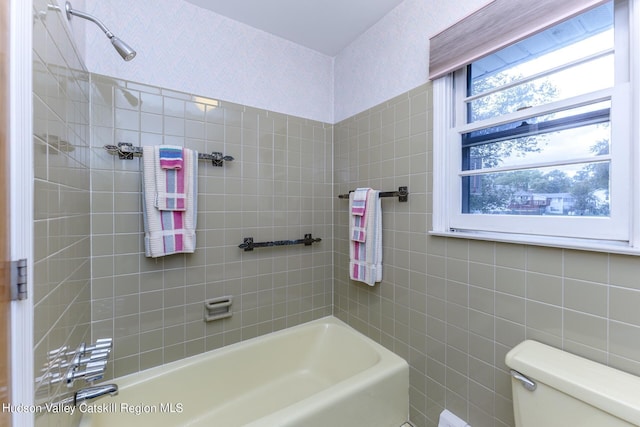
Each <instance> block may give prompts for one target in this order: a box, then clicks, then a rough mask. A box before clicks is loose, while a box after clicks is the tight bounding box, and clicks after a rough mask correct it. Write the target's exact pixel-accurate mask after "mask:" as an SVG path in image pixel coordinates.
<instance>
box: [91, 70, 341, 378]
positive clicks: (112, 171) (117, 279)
mask: <svg viewBox="0 0 640 427" xmlns="http://www.w3.org/2000/svg"><path fill="white" fill-rule="evenodd" d="M91 88H92V129H91V139H92V148H91V182H92V192H91V194H92V198H91V203H92V211H91V212H92V230H91V235H92V245H91V251H92V272H93V275H92V276H93V277H92V301H91V303H92V319H91V320H92V336H93V338H94V339H96V338H100V337H105V336H112V337H114V339H115V344H114V358H115V360H114V363H113V364H112V366H111V368H110V370H109V375H115V376H121V375H124V374H128V373H131V372H136V371H138V370H141V369H145V368H150V367H152V366H156V365H160V364H163V363H166V362H170V361H173V360H176V359H180V358H183V357H186V356H190V355H193V354H198V353H201V352H203V351H207V350H211V349H214V348H218V347H221V346H223V345H227V344H231V343H234V342H237V341H241V340H244V339H247V338H252V337H255V336H258V335H262V334H264V333H268V332H271V331H274V330H278V329H281V328H284V327H287V326H292V325H296V324H298V323H301V322H304V321H308V320H312V319H316V318H319V317H322V316H326V315H329V314H331V312H332V280H333V270H332V262H333V259H332V258H333V257H332V250H333V247H332V234H333V230H332V220H333V215H332V208H333V204H332V203H333V194H332V191H333V188H332V170H333V169H332V137H333V133H332V126H331V125H328V124H325V123H320V122H315V121H310V120H305V119H300V118H296V117H292V116H286V115H282V114H277V113H273V112H270V111H264V110H258V109H253V108H249V107H245V106H242V105H237V104H232V103H228V102H222V101H217V100H212V99H205V98H202V97H198V96H194V95H190V94H186V93H181V92H174V91H168V90H165V89H160V88H156V87H152V86H147V85H142V84H138V83H133V82H126V81H122V80H116V79H112V78H108V77H103V76H98V75H94V74H92V84H91ZM118 142H130V143H133V145H135V146H142V145H156V144H174V145H180V146H185V147H187V148H192V149H196V150H198V151H199V152H206V153H210V152H212V151H219V152H222V153H224V154H225V155H231V156H233V157H234V158H235V160H234V161H233V162H226V163H225V164H224V166H223V167H213V166H212V165H211V163H208V162H203V161H201V162H199V174H198V175H199V180H198V186H199V189H198V190H199V194H198V226H197V233H196V234H197V249H196V252H195V253H194V254H178V255H171V256H168V257H162V258H157V259H150V258H146V257H145V256H144V247H143V242H144V240H143V224H142V214H141V204H140V203H141V202H140V201H141V193H140V191H141V173H140V166H141V165H140V161H141V160H140V159H139V158H136V159H134V160H120V159H118V158H117V156H112V155H110V154H108V153H107V152H106V151H105V150H104V149H103V146H104V145H106V144H117V143H118ZM307 233H312V234H313V236H314V237H319V238H321V239H322V242H320V243H319V244H314V245H313V246H311V247H305V246H302V245H299V246H290V247H271V248H263V249H255V250H254V251H253V252H243V251H242V249H239V248H238V245H239V244H240V243H242V242H243V238H244V237H250V236H252V237H253V238H254V241H256V242H260V241H272V240H288V239H291V240H295V239H301V238H303V237H304V234H307ZM226 295H232V296H233V297H234V300H233V316H232V317H231V318H230V319H225V320H220V321H214V322H209V323H205V322H204V321H203V312H204V301H205V300H206V299H208V298H213V297H218V296H226Z"/></svg>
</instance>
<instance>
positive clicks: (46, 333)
mask: <svg viewBox="0 0 640 427" xmlns="http://www.w3.org/2000/svg"><path fill="white" fill-rule="evenodd" d="M39 12H42V13H39ZM63 16H64V15H63V14H61V13H59V12H56V11H54V10H51V9H49V8H48V7H47V2H46V1H39V0H38V1H34V17H35V19H34V28H33V110H34V111H33V118H34V123H33V125H34V136H33V141H34V173H35V181H34V192H35V200H34V219H35V221H34V239H35V242H34V243H35V244H34V277H33V283H34V292H33V304H34V313H35V314H34V360H35V366H34V373H35V377H36V378H35V382H36V383H35V392H36V402H37V403H46V402H52V401H56V400H58V399H59V398H60V397H62V396H63V395H64V394H65V393H67V392H68V390H67V388H66V387H64V386H62V385H60V384H56V385H49V379H50V378H51V376H50V375H53V374H60V372H59V371H58V370H56V368H55V367H51V363H50V362H51V360H50V359H49V358H48V354H49V352H50V351H54V350H56V349H61V348H64V347H65V346H66V347H68V348H69V349H70V350H71V349H75V348H76V347H77V346H78V345H79V344H80V343H81V342H82V341H84V340H88V339H89V338H90V336H89V335H90V320H91V315H90V310H91V306H90V278H91V277H90V276H91V271H90V269H91V262H90V250H91V244H90V242H91V240H90V236H89V233H90V219H91V217H90V193H89V190H90V188H89V74H88V73H87V72H86V71H84V70H83V68H84V67H83V65H82V64H81V60H80V59H79V58H78V56H77V55H76V53H75V50H74V48H73V42H72V41H71V38H70V36H69V35H68V32H67V30H66V25H65V23H64V22H63V20H62V19H63ZM79 385H80V384H79ZM70 422H72V420H71V419H70V418H69V417H65V416H60V415H55V414H51V413H42V414H38V415H37V416H36V424H37V425H38V426H53V425H69V423H70Z"/></svg>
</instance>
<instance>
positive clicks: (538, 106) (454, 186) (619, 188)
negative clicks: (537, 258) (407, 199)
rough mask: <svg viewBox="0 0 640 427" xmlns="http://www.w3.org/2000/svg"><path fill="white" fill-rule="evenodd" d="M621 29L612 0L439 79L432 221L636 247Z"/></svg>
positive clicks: (620, 7) (452, 227) (540, 238)
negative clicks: (634, 243)
mask: <svg viewBox="0 0 640 427" xmlns="http://www.w3.org/2000/svg"><path fill="white" fill-rule="evenodd" d="M632 1H633V0H632ZM628 34H629V13H628V5H627V2H626V1H617V2H616V3H615V5H614V2H609V3H605V4H603V5H601V6H598V7H596V8H593V9H590V10H588V11H586V12H583V13H581V14H579V15H578V16H575V17H573V18H571V19H569V20H565V21H563V22H561V23H559V24H557V25H554V26H552V27H550V28H548V29H546V30H544V31H542V32H538V33H534V34H533V35H530V36H528V37H526V38H524V39H523V40H521V41H519V42H517V43H515V44H511V45H508V46H507V47H505V48H502V49H500V50H498V51H495V52H493V53H490V54H488V55H484V56H482V57H480V58H479V59H475V60H473V61H472V62H471V63H469V64H468V65H466V66H463V67H462V68H459V69H457V70H455V71H454V72H452V73H449V74H447V75H445V76H443V77H440V78H438V79H436V80H435V81H434V103H435V107H434V218H433V232H434V233H436V234H438V233H441V234H447V235H461V236H464V237H476V238H491V239H497V240H506V241H521V242H531V243H542V244H553V245H559V246H570V247H585V248H592V249H594V248H595V249H597V248H598V247H603V248H605V247H607V248H610V247H619V248H625V247H626V248H629V247H633V240H634V239H633V237H632V235H631V230H632V216H631V215H630V212H631V209H632V208H633V199H632V195H633V194H632V190H633V187H634V185H631V180H632V176H633V175H632V171H633V163H634V162H633V161H632V159H633V153H634V151H633V144H632V143H631V135H632V132H631V115H630V113H629V112H630V111H631V109H632V105H634V103H633V101H634V100H633V99H632V89H631V83H630V71H629V69H630V65H629V64H630V63H629V46H628V44H629V35H628ZM636 97H637V95H636ZM639 249H640V248H639ZM622 251H625V250H624V249H622Z"/></svg>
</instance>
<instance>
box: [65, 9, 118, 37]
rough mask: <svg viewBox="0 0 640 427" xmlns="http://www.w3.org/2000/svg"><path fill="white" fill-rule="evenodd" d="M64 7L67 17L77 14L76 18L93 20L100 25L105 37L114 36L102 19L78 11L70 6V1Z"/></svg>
mask: <svg viewBox="0 0 640 427" xmlns="http://www.w3.org/2000/svg"><path fill="white" fill-rule="evenodd" d="M64 9H65V11H66V12H67V19H71V16H77V17H78V18H82V19H86V20H88V21H91V22H93V23H94V24H96V25H97V26H98V27H100V29H101V30H102V31H103V32H104V33H105V34H106V35H107V37H109V38H110V39H112V38H113V37H114V35H113V33H112V32H111V31H109V29H108V28H107V27H106V25H104V24H103V23H102V21H100V20H99V19H98V18H96V17H95V16H93V15H89V14H88V13H84V12H80V11H79V10H76V9H74V8H72V7H71V3H69V2H67V3H66V4H65V5H64Z"/></svg>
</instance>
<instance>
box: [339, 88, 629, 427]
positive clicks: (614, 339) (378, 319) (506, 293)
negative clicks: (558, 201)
mask: <svg viewBox="0 0 640 427" xmlns="http://www.w3.org/2000/svg"><path fill="white" fill-rule="evenodd" d="M432 108H437V106H433V107H432V92H431V85H430V84H429V83H427V84H425V85H424V86H421V87H418V88H416V89H414V90H412V91H410V92H408V93H405V94H403V95H401V96H399V97H396V98H394V99H391V100H389V101H388V102H385V103H383V104H380V105H378V106H376V107H374V108H372V109H370V110H367V111H364V112H363V113H360V114H358V115H356V116H354V117H352V118H349V119H347V120H344V121H342V122H340V123H337V124H336V125H335V139H334V152H335V175H334V176H335V192H336V194H337V193H343V192H345V191H348V190H349V189H353V188H356V187H359V186H370V187H374V188H378V189H381V190H385V191H389V190H393V189H396V188H397V187H398V186H400V185H408V186H409V192H410V196H409V202H408V203H399V202H398V201H397V200H394V199H384V200H383V202H382V209H383V242H384V243H383V265H384V273H383V281H382V283H380V284H377V285H376V286H375V287H369V286H367V285H364V284H361V283H358V282H351V281H350V280H349V274H348V256H349V248H348V242H347V239H346V236H347V230H348V223H347V219H348V214H347V202H346V201H344V202H342V203H341V204H340V203H339V202H337V203H336V209H335V216H334V227H335V249H336V252H335V264H334V265H335V267H334V268H335V280H334V301H335V305H334V312H335V314H336V315H337V316H338V317H340V318H341V319H343V320H345V321H347V322H348V323H350V324H351V325H352V326H354V327H355V328H357V329H358V330H360V331H362V332H364V333H365V334H367V335H369V336H370V337H372V338H374V339H375V340H377V341H378V342H381V343H382V344H384V345H385V346H387V347H388V348H390V349H392V350H393V351H395V352H396V353H398V354H400V355H401V356H403V357H405V358H406V359H407V360H408V361H409V363H410V366H411V374H410V382H411V391H410V399H411V412H410V415H411V421H412V422H413V424H414V425H415V426H417V427H435V426H437V419H438V415H439V413H440V412H441V411H442V410H443V409H444V408H447V409H449V410H450V411H452V412H454V413H455V414H457V415H458V416H460V417H461V418H463V419H465V420H466V421H467V422H468V423H469V424H470V425H472V426H473V427H507V426H509V427H511V426H513V425H514V421H513V412H512V403H511V388H510V387H511V386H510V379H509V376H508V374H507V370H506V367H505V365H504V356H505V354H506V353H507V351H508V350H509V349H510V348H512V347H513V346H515V345H516V344H518V343H519V342H521V341H522V340H524V339H527V338H531V339H536V340H539V341H542V342H545V343H548V344H550V345H554V346H556V347H559V348H563V349H566V350H568V351H571V352H573V353H576V354H579V355H582V356H584V357H587V358H590V359H593V360H596V361H598V362H602V363H605V364H608V365H610V366H613V367H616V368H619V369H622V370H625V371H628V372H631V373H633V374H636V375H640V345H638V343H639V342H640V316H639V315H638V310H637V307H640V282H639V281H638V277H640V259H639V258H637V257H633V256H624V255H615V254H607V253H593V252H587V251H575V250H562V249H554V248H544V247H537V246H525V245H511V244H504V243H494V242H483V241H471V240H463V239H447V238H442V237H433V236H429V235H428V234H427V233H426V230H428V229H429V227H430V225H431V223H430V221H431V214H432V211H433V209H432V206H431V188H432V187H431V180H432V166H431V163H432V156H431V155H432V146H433V143H432V142H433V141H432V133H431V129H432V119H431V111H432Z"/></svg>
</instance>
